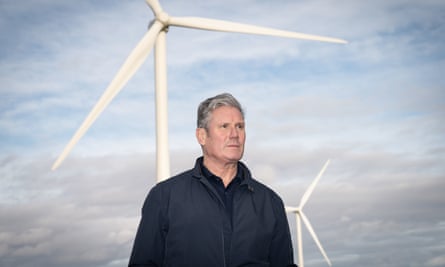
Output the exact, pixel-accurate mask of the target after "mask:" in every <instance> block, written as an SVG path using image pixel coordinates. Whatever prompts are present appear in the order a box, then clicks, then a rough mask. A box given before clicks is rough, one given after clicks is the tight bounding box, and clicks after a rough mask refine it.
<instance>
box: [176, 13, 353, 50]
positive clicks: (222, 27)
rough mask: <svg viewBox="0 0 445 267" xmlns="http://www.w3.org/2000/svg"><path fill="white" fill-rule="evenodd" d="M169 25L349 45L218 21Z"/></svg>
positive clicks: (184, 20) (178, 21) (192, 19)
mask: <svg viewBox="0 0 445 267" xmlns="http://www.w3.org/2000/svg"><path fill="white" fill-rule="evenodd" d="M168 24H169V25H174V26H180V27H187V28H194V29H202V30H210V31H222V32H236V33H246V34H259V35H270V36H278V37H285V38H295V39H306V40H315V41H322V42H331V43H341V44H345V43H347V42H346V41H345V40H342V39H337V38H332V37H324V36H318V35H310V34H304V33H297V32H291V31H283V30H277V29H273V28H267V27H260V26H254V25H249V24H242V23H236V22H229V21H223V20H216V19H206V18H197V17H170V19H169V22H168Z"/></svg>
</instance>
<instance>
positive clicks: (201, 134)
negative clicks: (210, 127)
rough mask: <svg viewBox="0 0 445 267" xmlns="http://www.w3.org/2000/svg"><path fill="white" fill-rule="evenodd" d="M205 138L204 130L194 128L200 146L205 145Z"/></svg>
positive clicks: (205, 132)
mask: <svg viewBox="0 0 445 267" xmlns="http://www.w3.org/2000/svg"><path fill="white" fill-rule="evenodd" d="M206 138H207V131H206V130H205V129H204V128H196V139H197V140H198V143H199V144H200V145H201V146H203V145H205V142H206Z"/></svg>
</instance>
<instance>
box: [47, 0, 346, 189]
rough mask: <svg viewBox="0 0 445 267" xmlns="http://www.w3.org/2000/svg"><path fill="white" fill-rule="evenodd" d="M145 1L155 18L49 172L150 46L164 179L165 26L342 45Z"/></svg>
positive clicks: (166, 161) (159, 172)
mask: <svg viewBox="0 0 445 267" xmlns="http://www.w3.org/2000/svg"><path fill="white" fill-rule="evenodd" d="M146 2H147V4H148V5H149V6H150V8H151V10H152V11H153V13H154V15H155V19H154V20H153V21H152V23H151V25H150V28H149V30H148V32H147V33H146V34H145V35H144V36H143V38H142V39H141V40H140V42H139V43H138V44H137V46H136V47H135V48H134V49H133V51H132V52H131V53H130V55H129V56H128V58H127V59H126V61H125V62H124V64H123V65H122V67H121V68H120V69H119V71H118V72H117V74H116V76H115V77H114V78H113V80H112V81H111V83H110V84H109V86H108V88H107V89H106V90H105V92H104V93H103V95H102V96H101V98H100V99H99V101H98V102H97V103H96V105H95V106H94V108H93V109H92V111H91V112H90V113H89V115H88V116H87V117H86V119H85V120H84V121H83V123H82V124H81V126H80V127H79V129H78V130H77V131H76V133H75V134H74V135H73V137H72V138H71V140H70V141H69V142H68V144H67V145H66V147H65V148H64V150H63V151H62V153H61V154H60V156H59V157H58V158H57V160H56V161H55V163H54V165H53V166H52V169H53V170H55V169H56V168H58V167H59V165H60V164H61V163H62V161H63V160H64V159H65V158H66V156H67V155H68V154H69V153H70V151H71V150H72V149H73V147H74V146H75V145H76V143H77V142H78V141H79V140H80V138H82V136H83V135H84V134H85V132H86V131H87V130H88V129H89V128H90V127H91V125H92V124H93V123H94V121H95V120H96V119H97V118H98V117H99V115H100V114H101V113H102V111H103V110H104V109H105V108H106V107H107V106H108V104H109V103H110V102H111V101H112V100H113V98H114V97H115V96H116V95H117V94H118V93H119V91H120V90H121V89H122V88H123V87H124V86H125V84H126V83H127V82H128V81H129V80H130V79H131V77H132V76H133V75H134V74H135V73H136V71H137V70H138V69H139V67H140V66H141V65H142V63H143V62H144V61H145V59H146V58H147V56H148V55H149V54H150V52H151V50H152V48H153V47H154V50H155V51H154V61H155V95H156V97H155V98H156V100H155V102H156V104H155V105H156V169H157V170H156V176H157V179H158V181H161V180H164V179H167V178H168V177H169V176H170V158H169V148H168V116H167V110H168V106H167V63H166V33H167V30H168V27H170V26H177V27H185V28H192V29H200V30H209V31H221V32H234V33H245V34H259V35H270V36H277V37H285V38H295V39H306V40H315V41H322V42H333V43H346V41H344V40H341V39H336V38H330V37H323V36H316V35H309V34H303V33H296V32H290V31H282V30H276V29H272V28H265V27H258V26H253V25H248V24H241V23H234V22H229V21H222V20H215V19H206V18H197V17H172V16H170V15H168V14H167V13H166V12H164V10H163V9H162V7H161V5H160V4H159V2H158V0H146Z"/></svg>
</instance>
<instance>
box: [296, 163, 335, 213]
mask: <svg viewBox="0 0 445 267" xmlns="http://www.w3.org/2000/svg"><path fill="white" fill-rule="evenodd" d="M329 161H330V160H327V161H326V163H325V164H324V166H323V168H322V169H321V171H320V172H319V173H318V175H317V177H315V179H314V181H313V182H312V183H311V184H310V185H309V187H308V189H307V190H306V192H304V195H303V197H302V198H301V201H300V209H302V208H303V206H304V205H305V204H306V202H307V200H308V199H309V197H310V196H311V194H312V191H314V188H315V186H316V185H317V183H318V180H320V178H321V176H322V175H323V173H324V171H325V170H326V168H327V167H328V165H329Z"/></svg>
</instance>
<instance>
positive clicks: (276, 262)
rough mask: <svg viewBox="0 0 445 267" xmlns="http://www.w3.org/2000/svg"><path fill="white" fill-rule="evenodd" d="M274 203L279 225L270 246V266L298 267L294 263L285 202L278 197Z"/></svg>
mask: <svg viewBox="0 0 445 267" xmlns="http://www.w3.org/2000/svg"><path fill="white" fill-rule="evenodd" d="M274 202H275V203H274V212H275V216H276V218H277V224H276V227H275V234H274V237H273V239H272V243H271V246H270V254H269V260H270V266H271V267H283V266H286V267H291V266H294V267H297V265H296V264H295V263H294V253H293V248H292V239H291V235H290V230H289V223H288V221H287V216H286V211H285V209H284V204H283V201H282V200H281V198H279V197H278V196H276V198H275V199H274Z"/></svg>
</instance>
